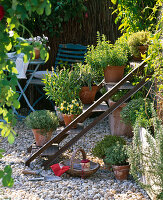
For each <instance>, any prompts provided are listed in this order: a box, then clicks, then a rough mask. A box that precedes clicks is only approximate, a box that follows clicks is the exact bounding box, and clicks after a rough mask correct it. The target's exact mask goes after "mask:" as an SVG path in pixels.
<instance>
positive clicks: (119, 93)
mask: <svg viewBox="0 0 163 200" xmlns="http://www.w3.org/2000/svg"><path fill="white" fill-rule="evenodd" d="M127 92H128V90H118V91H117V92H116V94H114V95H113V96H111V98H110V99H111V100H112V101H114V102H117V101H118V100H119V99H120V98H121V97H123V96H124V95H125V94H126V93H127Z"/></svg>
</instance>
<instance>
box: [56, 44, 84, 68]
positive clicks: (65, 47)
mask: <svg viewBox="0 0 163 200" xmlns="http://www.w3.org/2000/svg"><path fill="white" fill-rule="evenodd" d="M86 52H87V47H86V46H83V45H81V44H60V45H59V48H58V53H57V56H56V61H55V67H54V68H55V69H56V67H57V66H59V65H61V64H65V63H66V64H67V65H69V66H71V65H72V64H75V63H79V62H82V63H83V62H84V56H85V53H86Z"/></svg>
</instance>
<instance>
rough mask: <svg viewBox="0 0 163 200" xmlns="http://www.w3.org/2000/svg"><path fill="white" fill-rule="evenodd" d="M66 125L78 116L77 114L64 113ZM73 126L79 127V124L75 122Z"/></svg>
mask: <svg viewBox="0 0 163 200" xmlns="http://www.w3.org/2000/svg"><path fill="white" fill-rule="evenodd" d="M62 116H63V120H64V123H65V126H68V125H69V124H70V123H71V122H72V121H73V120H74V119H75V118H76V117H77V115H68V114H62ZM72 128H77V124H75V125H74V126H73V127H72Z"/></svg>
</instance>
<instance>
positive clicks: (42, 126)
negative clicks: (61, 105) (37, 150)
mask: <svg viewBox="0 0 163 200" xmlns="http://www.w3.org/2000/svg"><path fill="white" fill-rule="evenodd" d="M25 123H26V125H27V127H29V128H31V129H32V132H33V134H34V137H35V140H36V145H37V146H43V145H44V144H45V143H47V141H48V140H50V139H51V136H52V132H53V131H54V130H56V129H57V126H58V118H57V116H56V114H55V113H54V112H50V111H49V110H38V111H34V112H31V113H30V114H29V115H28V116H27V117H26V119H25Z"/></svg>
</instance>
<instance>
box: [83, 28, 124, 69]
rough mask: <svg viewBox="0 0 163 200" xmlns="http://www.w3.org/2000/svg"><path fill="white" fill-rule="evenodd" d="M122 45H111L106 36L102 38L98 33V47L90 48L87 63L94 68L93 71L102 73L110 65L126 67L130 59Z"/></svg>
mask: <svg viewBox="0 0 163 200" xmlns="http://www.w3.org/2000/svg"><path fill="white" fill-rule="evenodd" d="M122 46H123V45H120V44H115V45H113V44H110V43H109V41H107V40H106V37H105V35H102V36H100V33H99V32H98V33H97V45H96V46H93V45H92V46H90V47H88V51H87V53H86V56H85V62H86V63H87V64H88V65H90V66H91V67H92V69H93V70H95V71H97V72H98V73H100V72H101V71H103V70H104V69H105V68H106V67H107V66H108V65H110V66H124V65H126V63H127V61H128V58H127V52H126V50H125V49H124V48H123V47H122Z"/></svg>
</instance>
